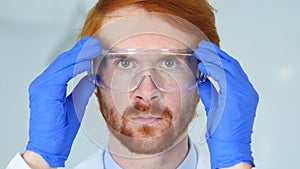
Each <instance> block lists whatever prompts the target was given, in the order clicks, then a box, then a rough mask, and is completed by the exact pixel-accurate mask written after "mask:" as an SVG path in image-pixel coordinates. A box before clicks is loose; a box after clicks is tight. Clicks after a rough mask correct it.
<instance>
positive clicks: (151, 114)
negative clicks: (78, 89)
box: [96, 9, 199, 154]
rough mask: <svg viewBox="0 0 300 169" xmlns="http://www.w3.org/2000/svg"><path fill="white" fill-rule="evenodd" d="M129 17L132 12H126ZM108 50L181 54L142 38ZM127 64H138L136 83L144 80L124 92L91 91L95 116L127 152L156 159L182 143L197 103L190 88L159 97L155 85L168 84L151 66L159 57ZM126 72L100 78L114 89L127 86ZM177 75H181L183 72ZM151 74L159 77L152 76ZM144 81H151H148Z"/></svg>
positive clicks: (170, 42)
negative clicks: (95, 99)
mask: <svg viewBox="0 0 300 169" xmlns="http://www.w3.org/2000/svg"><path fill="white" fill-rule="evenodd" d="M130 11H131V12H132V9H130ZM118 16H119V14H118ZM114 48H118V49H128V48H138V49H141V48H142V49H162V48H164V49H165V48H171V49H186V46H185V45H183V44H182V43H180V42H178V41H177V40H174V39H172V38H169V37H165V36H162V35H153V34H148V35H139V36H134V37H131V38H128V39H126V40H124V41H122V42H120V43H118V44H117V45H116V46H114ZM128 60H130V61H132V62H134V63H139V64H138V67H139V68H140V69H139V71H138V73H137V75H136V76H137V79H140V76H141V75H147V76H145V78H144V79H142V80H141V83H139V84H138V85H137V87H136V88H135V89H134V90H130V91H127V92H117V91H113V90H103V89H100V88H97V92H96V96H97V97H98V101H99V104H100V109H101V113H102V115H103V117H104V119H105V120H106V123H107V125H108V127H109V129H110V132H111V133H112V134H113V136H114V137H116V138H117V139H118V140H119V141H120V142H121V144H123V145H124V146H125V147H127V148H128V150H130V151H131V152H134V153H138V154H157V153H161V152H163V151H166V150H168V149H169V148H171V147H172V146H175V145H176V143H178V142H179V141H181V140H182V139H183V138H184V137H186V134H187V127H188V125H189V123H190V122H191V120H192V119H193V116H194V113H195V108H196V105H197V103H198V100H199V97H198V94H197V90H196V89H195V88H193V89H190V90H185V91H180V92H165V91H162V90H160V89H158V86H157V84H156V82H157V81H164V80H167V79H168V78H165V79H164V77H163V75H165V77H167V76H169V73H163V70H158V69H156V67H155V66H156V62H157V60H160V57H159V56H156V55H155V56H154V55H150V56H149V55H138V56H132V57H131V58H130V59H128ZM113 61H114V62H112V63H115V60H113ZM130 63H131V62H130ZM130 63H129V62H127V61H126V62H124V64H123V65H121V66H123V67H124V66H129V64H130ZM153 63H154V64H153ZM129 68H131V67H129ZM129 68H128V69H129ZM128 69H121V70H119V69H118V71H112V69H109V68H107V69H102V70H101V71H102V72H100V73H101V74H104V75H105V76H106V77H110V78H109V79H108V80H106V82H104V83H109V84H115V85H116V86H117V87H120V86H128V85H129V86H130V85H131V84H130V83H132V81H126V80H123V81H122V80H120V79H126V78H125V77H124V76H126V73H124V72H125V71H128ZM155 69H156V70H155ZM191 69H194V70H196V69H197V64H196V63H194V64H192V68H191ZM114 70H115V69H114ZM178 70H179V69H177V71H178ZM179 71H181V73H183V74H184V73H185V72H184V70H179ZM155 72H156V73H157V74H159V75H157V76H155V75H154V74H155ZM176 74H180V73H175V74H174V76H175V77H176ZM148 75H151V76H152V75H153V76H152V77H153V79H152V78H151V77H150V76H148ZM174 76H173V75H172V76H171V75H170V76H169V77H171V78H174ZM171 78H170V79H171ZM115 79H116V80H115ZM131 79H135V78H131ZM118 80H120V81H118ZM133 81H134V80H133ZM177 81H178V79H176V78H175V80H174V82H175V83H174V84H172V83H167V84H168V85H173V86H175V87H176V82H177ZM179 81H182V80H179ZM127 83H128V84H127ZM134 84H135V82H134ZM177 87H180V86H177Z"/></svg>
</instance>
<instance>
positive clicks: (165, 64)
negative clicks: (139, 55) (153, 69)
mask: <svg viewBox="0 0 300 169" xmlns="http://www.w3.org/2000/svg"><path fill="white" fill-rule="evenodd" d="M162 64H163V65H162V66H163V67H164V68H173V67H175V66H176V64H177V63H176V60H174V59H170V58H169V59H165V60H164V61H163V63H162Z"/></svg>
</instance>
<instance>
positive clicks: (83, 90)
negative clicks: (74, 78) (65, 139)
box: [67, 76, 95, 125]
mask: <svg viewBox="0 0 300 169" xmlns="http://www.w3.org/2000/svg"><path fill="white" fill-rule="evenodd" d="M94 89H95V84H93V83H91V82H90V81H89V80H88V77H87V76H85V77H83V78H82V79H81V80H80V81H79V83H78V84H77V85H76V87H75V88H74V90H73V91H72V93H71V94H70V95H69V96H68V97H67V104H68V108H71V109H73V110H74V111H68V114H69V119H68V120H69V121H70V122H74V123H73V124H76V123H78V125H79V123H81V121H82V118H83V115H84V112H85V109H86V105H87V104H88V102H89V99H90V97H91V95H92V93H93V92H94Z"/></svg>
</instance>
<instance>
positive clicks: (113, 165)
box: [103, 138, 198, 169]
mask: <svg viewBox="0 0 300 169" xmlns="http://www.w3.org/2000/svg"><path fill="white" fill-rule="evenodd" d="M103 162H104V168H105V169H122V167H121V166H119V164H118V163H117V162H116V161H115V160H114V159H113V158H112V156H111V154H110V153H109V151H104V157H103ZM197 163H198V154H197V151H196V149H195V146H194V144H193V143H192V141H191V139H190V138H189V152H188V154H187V156H186V157H185V159H184V161H183V162H182V163H181V164H180V165H179V167H178V168H177V169H186V168H196V167H197Z"/></svg>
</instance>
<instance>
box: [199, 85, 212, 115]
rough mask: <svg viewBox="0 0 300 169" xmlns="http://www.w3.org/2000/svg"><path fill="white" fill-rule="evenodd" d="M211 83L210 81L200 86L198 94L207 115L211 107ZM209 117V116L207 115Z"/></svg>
mask: <svg viewBox="0 0 300 169" xmlns="http://www.w3.org/2000/svg"><path fill="white" fill-rule="evenodd" d="M211 85H212V84H211V82H210V81H209V80H207V81H205V82H204V83H202V84H200V85H198V94H199V96H200V99H201V101H202V103H203V105H204V108H205V111H206V113H207V112H209V109H210V106H211V98H212V97H211V95H212V91H211V87H212V86H211ZM206 115H207V114H206Z"/></svg>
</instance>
